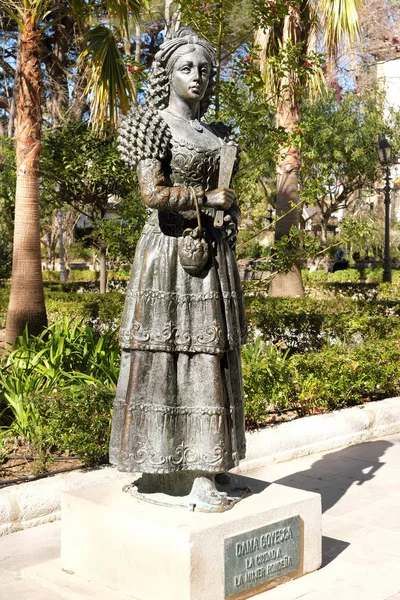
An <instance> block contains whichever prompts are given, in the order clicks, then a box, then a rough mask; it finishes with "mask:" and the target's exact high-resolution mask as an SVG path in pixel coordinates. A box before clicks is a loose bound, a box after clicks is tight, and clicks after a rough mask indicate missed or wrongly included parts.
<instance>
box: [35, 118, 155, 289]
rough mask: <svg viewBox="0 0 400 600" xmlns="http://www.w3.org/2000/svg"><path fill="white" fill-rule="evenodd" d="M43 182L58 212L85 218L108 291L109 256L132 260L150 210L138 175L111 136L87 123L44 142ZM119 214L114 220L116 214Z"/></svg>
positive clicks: (53, 133)
mask: <svg viewBox="0 0 400 600" xmlns="http://www.w3.org/2000/svg"><path fill="white" fill-rule="evenodd" d="M42 179H43V185H44V187H45V191H46V194H47V195H48V196H49V197H50V199H51V198H52V200H50V204H51V205H52V206H53V207H54V206H57V205H58V206H64V205H69V206H71V207H73V209H74V210H75V211H77V212H78V213H80V214H82V215H85V216H86V217H87V219H88V221H89V223H90V225H89V227H90V238H91V240H92V241H93V243H94V244H95V245H96V246H97V248H98V249H99V252H100V291H101V292H102V293H104V292H105V291H106V255H107V248H108V247H109V246H110V251H111V253H112V258H113V259H116V258H117V254H118V253H120V254H121V255H122V256H121V258H123V259H125V260H126V262H130V261H132V259H133V254H134V246H135V244H136V241H137V239H138V236H139V234H140V231H141V229H142V227H143V225H144V220H145V216H146V210H145V207H144V205H143V203H142V202H141V200H140V194H139V190H138V184H137V179H136V174H135V173H133V172H132V171H131V170H130V169H128V167H127V166H126V165H125V164H124V163H123V162H122V161H121V159H120V156H119V153H118V150H117V147H116V142H115V139H114V136H113V134H112V133H111V132H109V133H108V135H103V136H102V137H101V138H100V137H98V136H97V135H95V134H94V132H93V128H92V127H90V126H88V125H87V124H86V123H70V124H67V125H65V126H64V127H63V128H62V129H61V130H52V131H49V132H48V133H47V134H46V136H45V138H44V150H43V156H42ZM116 209H117V210H118V215H115V216H113V215H112V213H111V211H115V210H116Z"/></svg>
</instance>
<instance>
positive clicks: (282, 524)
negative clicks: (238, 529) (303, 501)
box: [225, 516, 300, 598]
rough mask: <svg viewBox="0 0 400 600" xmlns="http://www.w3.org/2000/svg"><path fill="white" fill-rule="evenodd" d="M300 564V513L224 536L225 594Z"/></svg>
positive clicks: (290, 570) (260, 581) (271, 577)
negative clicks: (263, 525)
mask: <svg viewBox="0 0 400 600" xmlns="http://www.w3.org/2000/svg"><path fill="white" fill-rule="evenodd" d="M299 566H300V517H299V516H296V517H291V518H290V519H284V520H283V521H279V522H277V523H272V524H271V525H266V526H265V527H260V528H259V529H253V530H252V531H246V532H245V533H241V534H240V535H235V536H233V537H230V538H227V539H225V597H226V598H227V597H228V596H234V595H235V594H239V593H240V592H243V591H245V590H248V589H250V588H252V587H255V586H258V585H262V584H263V583H266V582H268V581H272V580H273V579H276V578H278V577H282V575H287V574H288V573H291V572H292V571H297V569H298V568H299Z"/></svg>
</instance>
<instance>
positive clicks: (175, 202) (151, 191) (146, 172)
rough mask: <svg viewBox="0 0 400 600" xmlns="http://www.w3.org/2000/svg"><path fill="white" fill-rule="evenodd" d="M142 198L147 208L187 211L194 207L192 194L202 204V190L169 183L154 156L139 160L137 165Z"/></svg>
mask: <svg viewBox="0 0 400 600" xmlns="http://www.w3.org/2000/svg"><path fill="white" fill-rule="evenodd" d="M137 174H138V181H139V186H140V192H141V196H142V199H143V201H144V203H145V204H146V206H148V207H149V208H156V209H158V210H162V211H168V210H178V211H187V210H194V209H195V201H194V195H195V194H196V197H197V200H198V202H199V204H202V202H203V197H204V192H203V191H202V190H201V189H200V188H198V187H197V188H196V190H194V188H189V187H184V186H180V185H171V182H170V181H169V178H168V176H167V175H166V174H165V173H164V171H163V169H162V165H161V162H160V161H159V160H157V159H154V158H146V159H144V160H141V161H140V162H139V164H138V166H137Z"/></svg>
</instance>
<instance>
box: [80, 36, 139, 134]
mask: <svg viewBox="0 0 400 600" xmlns="http://www.w3.org/2000/svg"><path fill="white" fill-rule="evenodd" d="M88 59H90V60H89V62H90V66H88V68H87V76H88V83H87V86H86V90H85V93H86V94H88V95H89V97H90V100H91V121H92V122H93V124H94V126H95V128H97V129H98V130H101V129H103V127H104V125H105V124H106V122H109V124H110V126H111V127H112V128H113V127H115V125H116V123H117V121H118V116H119V111H122V113H126V112H127V111H128V110H129V104H130V100H132V99H133V98H134V96H135V94H134V89H133V86H132V83H131V81H130V79H129V78H128V77H127V75H126V69H125V66H124V63H123V60H122V55H121V53H120V51H119V48H118V42H117V39H116V37H115V36H114V32H113V31H112V30H111V29H109V28H107V27H106V26H105V25H98V26H97V27H94V28H93V29H91V30H90V31H89V33H88V35H87V47H86V49H85V50H84V51H83V52H82V54H81V55H80V57H79V61H78V62H79V64H80V65H82V64H85V63H87V61H88Z"/></svg>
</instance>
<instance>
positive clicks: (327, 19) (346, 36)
mask: <svg viewBox="0 0 400 600" xmlns="http://www.w3.org/2000/svg"><path fill="white" fill-rule="evenodd" d="M362 5H363V1H362V0H321V9H322V14H323V26H324V27H323V29H324V37H323V42H324V46H325V49H326V52H327V53H328V54H332V53H334V51H335V49H336V48H338V46H340V45H341V44H342V43H343V42H347V43H350V44H351V43H352V42H354V40H356V39H357V37H358V36H359V33H360V24H359V18H358V14H359V11H360V8H361V7H362Z"/></svg>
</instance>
